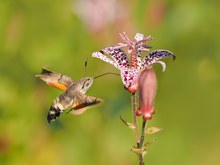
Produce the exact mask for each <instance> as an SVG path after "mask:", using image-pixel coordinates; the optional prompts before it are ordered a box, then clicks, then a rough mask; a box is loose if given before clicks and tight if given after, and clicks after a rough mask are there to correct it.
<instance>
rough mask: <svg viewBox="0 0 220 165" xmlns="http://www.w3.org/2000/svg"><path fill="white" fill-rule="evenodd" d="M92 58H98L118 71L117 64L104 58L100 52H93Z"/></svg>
mask: <svg viewBox="0 0 220 165" xmlns="http://www.w3.org/2000/svg"><path fill="white" fill-rule="evenodd" d="M92 57H95V58H99V59H101V60H102V61H105V62H107V63H109V64H111V65H113V66H115V67H116V68H117V69H120V68H119V67H118V64H117V63H116V62H115V61H113V60H111V59H110V58H108V57H107V56H105V55H104V54H103V53H102V52H94V53H92Z"/></svg>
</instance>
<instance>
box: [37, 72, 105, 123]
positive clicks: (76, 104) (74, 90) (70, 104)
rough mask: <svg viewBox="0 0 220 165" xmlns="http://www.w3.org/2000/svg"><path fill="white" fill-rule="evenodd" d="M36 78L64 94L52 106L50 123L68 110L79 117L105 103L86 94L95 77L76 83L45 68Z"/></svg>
mask: <svg viewBox="0 0 220 165" xmlns="http://www.w3.org/2000/svg"><path fill="white" fill-rule="evenodd" d="M36 77H39V78H40V79H41V80H43V81H45V82H46V83H47V84H48V85H50V86H52V87H55V88H57V89H59V90H62V91H63V92H64V93H62V94H61V95H60V96H58V97H57V98H56V99H55V100H54V101H53V103H52V105H51V106H50V110H49V112H48V115H47V121H48V123H51V122H52V121H54V120H55V119H56V117H59V116H60V114H61V113H62V112H64V111H65V110H67V109H70V111H69V112H70V113H72V114H74V115H79V114H82V113H83V112H84V111H86V110H87V109H88V108H90V107H92V106H94V105H97V104H100V103H101V102H103V101H102V100H101V99H99V98H96V97H92V96H87V95H86V92H87V91H88V89H89V88H90V87H91V85H92V84H93V81H94V78H93V77H84V78H82V79H80V80H78V81H75V80H72V79H71V78H70V77H68V76H66V75H63V74H60V73H56V72H53V71H49V70H47V69H45V68H43V69H42V72H41V74H40V75H36Z"/></svg>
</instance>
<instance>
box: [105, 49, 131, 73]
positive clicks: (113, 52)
mask: <svg viewBox="0 0 220 165" xmlns="http://www.w3.org/2000/svg"><path fill="white" fill-rule="evenodd" d="M102 51H103V52H104V53H106V54H108V55H110V56H111V57H112V58H113V59H114V61H115V62H116V64H117V68H119V69H120V68H127V67H129V62H128V57H127V55H126V54H125V52H124V51H123V50H122V49H120V48H117V47H114V46H109V47H106V48H104V49H102Z"/></svg>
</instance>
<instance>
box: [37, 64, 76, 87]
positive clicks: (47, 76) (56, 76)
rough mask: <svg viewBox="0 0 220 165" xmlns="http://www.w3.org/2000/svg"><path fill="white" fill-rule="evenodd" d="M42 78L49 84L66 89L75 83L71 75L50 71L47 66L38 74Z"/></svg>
mask: <svg viewBox="0 0 220 165" xmlns="http://www.w3.org/2000/svg"><path fill="white" fill-rule="evenodd" d="M36 77H39V78H40V79H41V80H43V81H45V82H46V83H47V84H48V85H50V86H52V87H55V88H57V89H59V90H62V91H66V89H67V87H68V86H69V85H70V84H71V83H74V82H75V81H74V80H72V79H71V78H70V77H68V76H66V75H63V74H60V73H56V72H53V71H49V70H47V69H45V68H43V69H42V71H41V74H39V75H36Z"/></svg>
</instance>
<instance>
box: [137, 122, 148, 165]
mask: <svg viewBox="0 0 220 165" xmlns="http://www.w3.org/2000/svg"><path fill="white" fill-rule="evenodd" d="M146 126H147V121H146V120H143V122H142V129H141V139H140V145H139V148H140V149H143V147H144V138H145V129H146ZM143 152H144V150H143ZM143 152H142V153H141V154H139V165H144V153H143Z"/></svg>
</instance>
